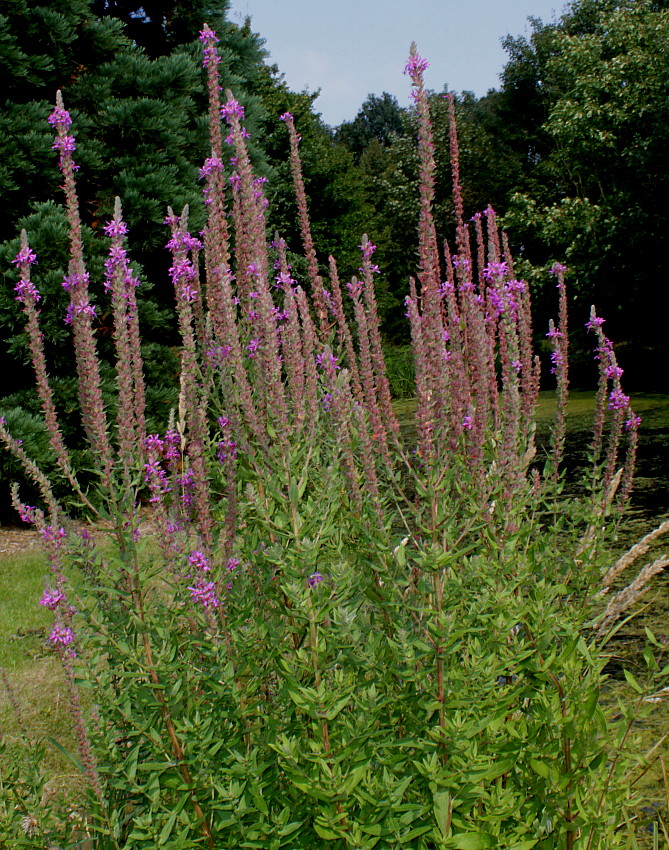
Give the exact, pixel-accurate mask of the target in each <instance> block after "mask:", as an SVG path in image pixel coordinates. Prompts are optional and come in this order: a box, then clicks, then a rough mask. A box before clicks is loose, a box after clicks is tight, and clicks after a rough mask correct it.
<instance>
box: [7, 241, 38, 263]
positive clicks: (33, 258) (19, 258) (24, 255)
mask: <svg viewBox="0 0 669 850" xmlns="http://www.w3.org/2000/svg"><path fill="white" fill-rule="evenodd" d="M12 262H13V263H14V265H16V266H21V265H23V264H24V263H27V264H28V265H29V266H32V264H33V263H36V262H37V254H35V253H33V251H31V250H30V247H29V246H28V245H24V246H23V248H21V250H20V251H19V253H18V254H17V255H16V256H15V257H14V259H13V260H12Z"/></svg>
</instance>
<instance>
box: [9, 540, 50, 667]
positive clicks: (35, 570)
mask: <svg viewBox="0 0 669 850" xmlns="http://www.w3.org/2000/svg"><path fill="white" fill-rule="evenodd" d="M46 573H47V566H46V558H45V556H44V554H43V553H42V552H40V551H39V550H37V551H35V552H29V553H27V554H22V555H12V556H9V557H4V558H0V667H5V668H7V669H8V670H10V671H11V670H21V669H24V668H25V667H26V666H30V665H32V663H33V662H34V660H35V658H36V657H40V656H44V655H45V654H47V650H46V648H45V640H46V636H47V634H48V627H49V625H50V624H51V622H52V620H53V615H52V614H51V612H50V611H48V610H47V609H45V608H42V607H41V606H40V605H39V604H38V603H39V600H40V597H41V595H42V590H43V588H44V576H45V575H46Z"/></svg>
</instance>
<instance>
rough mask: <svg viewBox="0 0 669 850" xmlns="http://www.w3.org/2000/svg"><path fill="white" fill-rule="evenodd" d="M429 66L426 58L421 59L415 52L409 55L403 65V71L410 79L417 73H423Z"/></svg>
mask: <svg viewBox="0 0 669 850" xmlns="http://www.w3.org/2000/svg"><path fill="white" fill-rule="evenodd" d="M429 67H430V63H429V62H428V61H427V59H423V57H422V56H419V55H418V54H417V53H416V55H415V56H411V57H410V58H409V60H408V61H407V63H406V65H405V66H404V73H405V74H408V75H409V76H410V77H411V79H412V80H413V78H414V77H415V76H417V75H418V74H422V73H424V72H425V71H426V70H427V69H428V68H429Z"/></svg>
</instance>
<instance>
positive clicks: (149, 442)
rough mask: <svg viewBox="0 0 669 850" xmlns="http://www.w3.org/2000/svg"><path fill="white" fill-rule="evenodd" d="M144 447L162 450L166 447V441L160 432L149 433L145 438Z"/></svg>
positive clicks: (150, 449) (148, 449) (152, 450)
mask: <svg viewBox="0 0 669 850" xmlns="http://www.w3.org/2000/svg"><path fill="white" fill-rule="evenodd" d="M168 433H169V432H168ZM144 447H145V448H146V449H147V451H150V452H162V450H163V449H164V448H165V443H164V442H163V441H162V440H161V439H160V437H159V436H158V434H149V435H148V436H147V437H145V438H144Z"/></svg>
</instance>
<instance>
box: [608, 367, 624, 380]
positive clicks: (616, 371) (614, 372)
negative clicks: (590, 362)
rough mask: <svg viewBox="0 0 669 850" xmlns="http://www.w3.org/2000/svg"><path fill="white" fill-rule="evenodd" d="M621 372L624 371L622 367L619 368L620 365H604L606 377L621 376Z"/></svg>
mask: <svg viewBox="0 0 669 850" xmlns="http://www.w3.org/2000/svg"><path fill="white" fill-rule="evenodd" d="M623 372H624V369H621V368H620V366H617V365H615V364H611V365H610V366H607V367H606V377H607V378H611V379H614V378H622V376H623Z"/></svg>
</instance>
